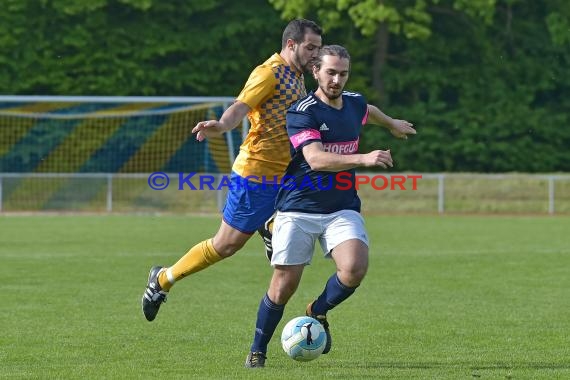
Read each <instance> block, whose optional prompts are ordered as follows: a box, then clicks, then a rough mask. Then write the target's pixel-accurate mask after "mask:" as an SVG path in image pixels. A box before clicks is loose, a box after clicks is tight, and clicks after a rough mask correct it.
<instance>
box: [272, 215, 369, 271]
mask: <svg viewBox="0 0 570 380" xmlns="http://www.w3.org/2000/svg"><path fill="white" fill-rule="evenodd" d="M317 239H318V240H319V243H320V245H321V248H322V250H323V253H324V255H325V257H330V253H331V251H332V250H333V248H334V247H336V246H337V245H339V244H340V243H343V242H345V241H347V240H351V239H358V240H361V241H362V242H363V243H364V244H366V245H368V235H367V234H366V228H365V227H364V219H363V218H362V216H361V215H360V213H358V212H356V211H353V210H341V211H337V212H335V213H332V214H308V213H303V212H281V211H278V212H277V215H276V216H275V221H274V223H273V240H272V242H273V256H272V257H271V265H273V266H275V265H301V264H305V265H308V264H310V263H311V259H312V258H313V253H314V251H315V243H316V241H317Z"/></svg>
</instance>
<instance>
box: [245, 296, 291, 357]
mask: <svg viewBox="0 0 570 380" xmlns="http://www.w3.org/2000/svg"><path fill="white" fill-rule="evenodd" d="M284 310H285V305H277V304H275V303H273V302H272V301H271V300H270V299H269V297H268V296H267V294H265V296H264V297H263V299H262V300H261V302H260V303H259V309H258V310H257V321H256V322H255V336H254V338H253V344H252V345H251V352H263V353H266V352H267V344H268V343H269V341H270V340H271V337H272V336H273V333H274V332H275V329H276V328H277V325H278V324H279V321H280V320H281V317H283V311H284Z"/></svg>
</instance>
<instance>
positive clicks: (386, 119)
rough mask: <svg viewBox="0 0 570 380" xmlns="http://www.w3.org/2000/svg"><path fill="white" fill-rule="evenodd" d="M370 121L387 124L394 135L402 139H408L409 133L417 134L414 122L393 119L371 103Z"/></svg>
mask: <svg viewBox="0 0 570 380" xmlns="http://www.w3.org/2000/svg"><path fill="white" fill-rule="evenodd" d="M368 122H369V123H372V124H380V125H383V126H385V127H386V128H388V130H389V131H390V133H392V135H394V136H395V137H397V138H400V139H407V138H408V135H415V134H416V130H415V129H414V128H413V124H412V123H410V122H408V121H406V120H399V119H393V118H391V117H390V116H388V115H386V114H385V113H384V112H382V111H380V109H379V108H378V107H376V106H373V105H371V104H369V105H368Z"/></svg>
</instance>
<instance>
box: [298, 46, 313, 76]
mask: <svg viewBox="0 0 570 380" xmlns="http://www.w3.org/2000/svg"><path fill="white" fill-rule="evenodd" d="M294 59H295V61H294V63H295V66H297V67H298V68H299V70H301V71H302V72H308V71H311V68H312V67H313V60H312V59H309V60H307V62H305V63H303V59H302V58H301V56H300V54H299V50H297V51H295V56H294Z"/></svg>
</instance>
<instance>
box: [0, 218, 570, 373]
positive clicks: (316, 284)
mask: <svg viewBox="0 0 570 380" xmlns="http://www.w3.org/2000/svg"><path fill="white" fill-rule="evenodd" d="M366 222H367V227H368V231H369V235H370V238H371V260H370V269H369V272H368V275H367V277H366V279H365V281H364V282H363V284H362V286H361V287H360V288H359V289H358V290H357V292H356V293H355V294H354V296H353V297H352V298H350V299H349V300H347V301H346V302H345V303H343V304H342V305H340V306H339V307H338V308H336V309H334V310H333V311H331V312H330V314H329V320H330V323H331V329H332V334H333V339H334V342H333V349H332V351H331V353H330V354H329V355H323V356H321V357H320V358H318V359H317V360H316V361H313V362H310V363H298V362H294V361H292V360H291V359H289V358H288V357H287V356H286V355H285V354H284V353H283V351H282V350H281V347H280V342H279V335H280V331H281V329H282V327H283V326H284V324H285V323H286V322H287V321H288V320H289V319H291V318H293V317H295V316H298V315H302V314H303V312H304V308H305V305H306V303H307V302H309V301H310V300H311V299H312V298H313V297H314V296H316V295H318V294H319V293H320V292H321V290H322V287H323V285H324V283H325V281H326V279H327V278H328V277H329V276H330V274H331V273H332V272H333V265H332V263H331V262H330V261H328V260H324V259H323V258H322V256H321V253H320V248H318V249H317V252H316V255H315V258H314V260H313V265H311V266H310V267H308V268H307V269H306V271H305V274H304V277H303V280H302V282H301V285H300V287H299V290H298V291H297V293H296V294H295V295H294V297H293V298H292V300H291V302H290V303H289V305H287V308H286V309H285V315H284V318H283V320H282V322H281V324H280V325H279V327H278V330H277V333H276V336H275V337H274V339H273V341H272V342H271V344H270V347H269V353H268V360H267V363H266V364H267V367H266V368H265V369H263V370H248V369H245V368H243V363H244V360H245V357H246V354H247V352H248V349H249V346H250V344H251V339H252V336H253V329H254V324H255V317H256V311H257V306H258V303H259V300H260V299H261V297H262V296H263V294H264V292H265V290H266V289H267V285H268V281H269V278H270V275H271V269H270V267H269V266H268V263H267V262H266V259H265V257H264V255H263V253H262V244H261V239H260V238H259V237H257V236H255V237H254V238H253V239H252V240H251V241H250V242H249V243H248V244H247V245H246V247H244V249H243V250H242V251H241V252H239V253H238V254H237V255H236V256H234V257H233V258H231V259H229V260H226V261H223V262H221V263H219V264H218V265H216V266H214V267H212V268H210V269H208V270H206V271H204V272H200V273H198V274H196V275H194V276H192V277H190V278H187V279H185V280H184V281H182V282H180V283H179V284H177V285H176V286H175V287H174V288H173V290H172V291H171V293H170V296H169V300H168V302H167V303H166V304H164V305H163V307H162V309H161V312H160V313H159V315H158V317H157V319H156V320H155V321H154V322H152V323H149V322H147V321H146V320H145V319H144V317H143V315H142V313H141V310H140V297H141V295H142V292H143V289H144V286H145V284H146V276H147V273H148V270H149V268H150V266H151V265H154V264H172V263H173V262H174V261H175V260H177V259H178V257H180V256H181V255H182V254H183V253H184V251H185V250H186V249H187V248H188V247H190V246H192V245H193V244H194V243H196V242H198V241H200V240H202V239H203V238H204V237H208V236H210V235H211V234H212V233H213V232H214V231H215V230H216V229H217V226H218V223H219V219H218V218H217V217H190V216H5V217H0V263H1V265H0V278H1V282H0V284H1V285H0V288H1V289H2V292H1V297H2V300H1V307H0V317H1V319H2V334H0V378H10V379H46V378H53V379H73V378H77V379H79V378H81V379H92V378H97V379H98V378H101V379H143V378H146V379H151V378H154V379H189V378H196V379H206V378H208V379H240V378H251V379H284V378H287V379H300V378H306V379H325V378H326V379H472V378H481V379H567V378H570V217H562V216H559V217H508V216H501V217H499V216H494V217H487V216H379V217H367V218H366Z"/></svg>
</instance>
